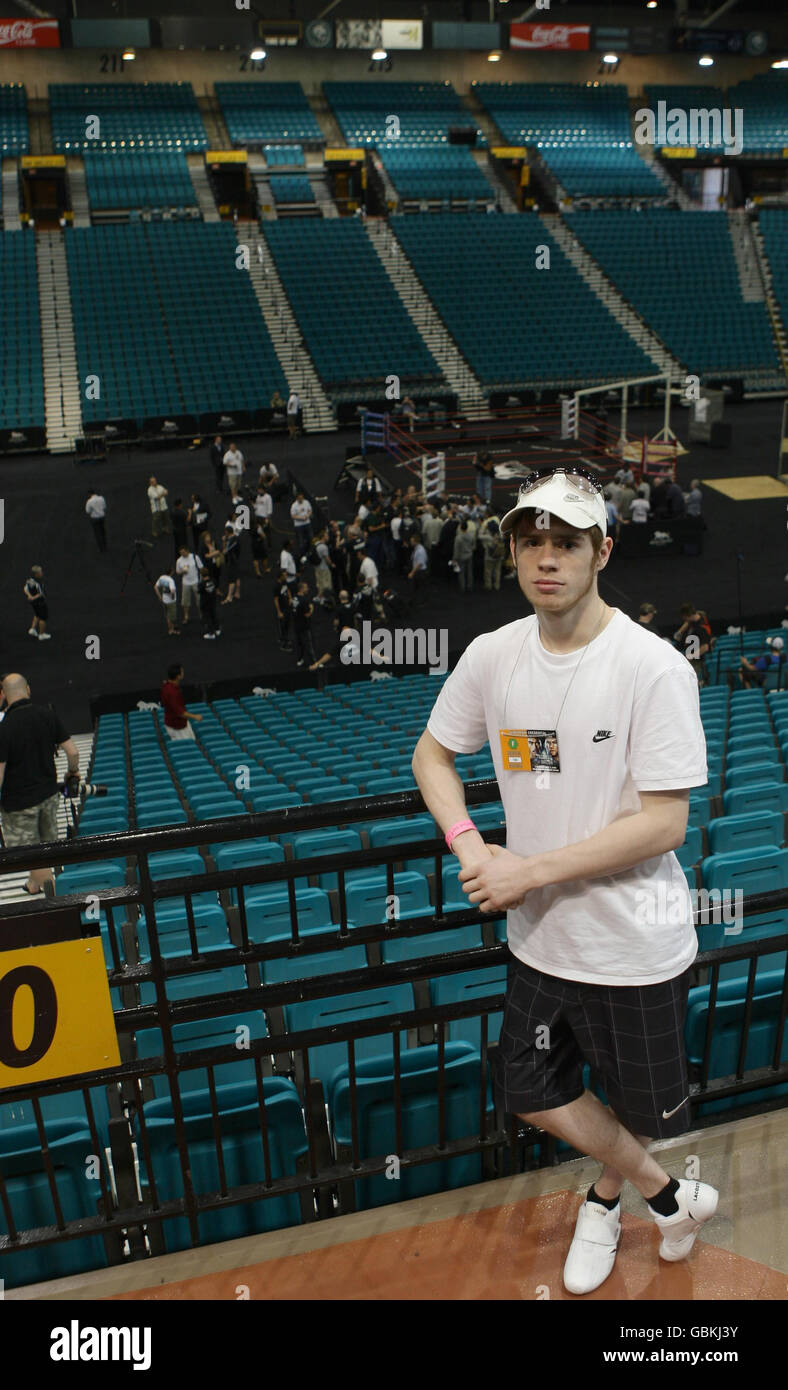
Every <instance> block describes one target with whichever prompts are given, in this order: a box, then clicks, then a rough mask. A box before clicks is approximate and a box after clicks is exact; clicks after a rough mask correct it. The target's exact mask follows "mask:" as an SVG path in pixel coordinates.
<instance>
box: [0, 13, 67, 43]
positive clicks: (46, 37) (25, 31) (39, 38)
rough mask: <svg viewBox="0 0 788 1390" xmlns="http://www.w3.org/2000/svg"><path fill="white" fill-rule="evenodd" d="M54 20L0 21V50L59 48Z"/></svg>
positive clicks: (56, 26)
mask: <svg viewBox="0 0 788 1390" xmlns="http://www.w3.org/2000/svg"><path fill="white" fill-rule="evenodd" d="M59 47H60V26H59V25H58V22H57V20H56V19H0V48H59Z"/></svg>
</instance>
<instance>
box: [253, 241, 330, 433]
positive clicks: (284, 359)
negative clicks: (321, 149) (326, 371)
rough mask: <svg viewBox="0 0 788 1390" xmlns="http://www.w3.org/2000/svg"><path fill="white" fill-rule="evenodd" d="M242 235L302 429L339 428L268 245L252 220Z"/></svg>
mask: <svg viewBox="0 0 788 1390" xmlns="http://www.w3.org/2000/svg"><path fill="white" fill-rule="evenodd" d="M243 235H244V240H245V241H248V243H249V250H250V266H249V275H250V278H251V281H252V285H253V287H254V292H255V295H256V296H257V302H258V304H259V305H260V310H261V312H262V315H263V318H264V319H265V322H266V327H267V328H268V332H269V333H270V335H271V341H272V343H273V345H274V351H275V352H276V355H277V357H278V359H279V363H280V365H281V368H282V371H283V373H284V377H285V381H286V382H287V384H288V387H289V388H290V390H293V389H295V390H296V391H297V392H298V395H299V396H300V398H301V405H302V407H303V422H304V431H305V432H306V433H307V434H312V433H314V432H316V431H318V430H320V431H324V430H335V429H337V428H338V425H337V417H336V413H335V411H334V408H333V406H332V404H331V402H330V400H329V399H328V396H327V395H326V394H325V392H324V390H323V387H322V386H321V384H320V378H319V377H318V374H317V372H316V370H315V364H314V362H313V361H312V359H311V357H310V355H309V352H308V350H307V347H306V344H305V342H304V340H303V337H302V335H301V330H300V329H299V327H298V324H297V323H296V321H295V317H294V315H293V311H292V309H291V307H290V302H289V300H288V298H287V295H286V294H285V291H284V286H283V285H282V281H281V279H280V278H279V272H278V271H277V269H276V264H275V262H274V258H273V256H272V254H271V248H270V247H269V245H268V242H267V241H266V239H265V236H264V234H263V232H262V231H261V229H260V228H259V227H258V226H257V225H256V224H255V223H249V224H248V225H247V226H245V227H244V234H243Z"/></svg>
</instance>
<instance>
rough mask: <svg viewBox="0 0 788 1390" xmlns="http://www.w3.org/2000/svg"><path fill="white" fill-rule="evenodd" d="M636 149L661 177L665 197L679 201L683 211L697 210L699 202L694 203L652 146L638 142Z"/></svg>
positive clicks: (658, 176)
mask: <svg viewBox="0 0 788 1390" xmlns="http://www.w3.org/2000/svg"><path fill="white" fill-rule="evenodd" d="M633 139H634V135H633ZM635 149H636V150H637V153H638V154H639V155H640V158H641V159H642V160H643V161H644V163H646V164H647V165H648V166H649V168H650V169H652V170H653V171H654V173H655V174H656V176H657V178H658V179H659V181H660V183H661V184H662V186H663V188H664V189H665V197H666V198H671V199H673V201H674V202H676V203H678V206H679V207H680V208H681V209H682V211H683V212H693V211H695V212H697V210H698V204H697V203H693V201H692V199H691V198H690V196H689V194H687V193H685V192H684V189H683V188H682V187H681V184H680V183H677V182H676V180H675V179H674V178H671V176H670V174H669V173H668V171H667V169H666V168H665V166H664V164H663V163H662V160H661V159H659V158H658V157H657V155H656V154H655V153H654V150H653V149H652V148H651V146H650V145H637V144H636V145H635Z"/></svg>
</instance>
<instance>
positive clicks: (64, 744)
mask: <svg viewBox="0 0 788 1390" xmlns="http://www.w3.org/2000/svg"><path fill="white" fill-rule="evenodd" d="M0 691H1V692H2V708H3V710H4V711H5V713H4V717H3V721H2V723H0V811H1V812H2V823H3V843H4V845H5V848H6V849H11V848H12V847H13V846H16V845H38V844H42V843H43V844H50V843H52V842H54V841H55V840H57V838H58V835H57V806H58V793H57V774H56V772H55V750H56V749H57V748H62V749H63V750H64V751H65V753H66V755H67V757H68V776H67V778H66V786H67V789H68V794H69V796H71V797H76V796H78V795H79V750H78V749H77V746H76V744H75V743H74V741H73V739H72V738H71V737H70V736H69V734H68V733H67V731H66V729H65V728H64V727H63V725H62V723H61V722H60V720H59V719H58V717H57V715H56V714H55V713H54V711H53V710H51V709H48V708H47V707H46V706H45V705H34V704H33V702H32V700H31V698H30V686H29V685H28V683H27V681H26V680H25V678H24V676H20V675H19V674H18V673H13V674H11V675H8V676H5V677H4V679H3V683H2V687H0ZM45 884H52V885H54V875H53V873H52V870H51V869H31V870H30V873H29V875H28V879H27V882H26V883H25V884H24V889H25V892H26V893H31V894H37V893H41V892H43V890H44V885H45Z"/></svg>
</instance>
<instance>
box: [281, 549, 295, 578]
mask: <svg viewBox="0 0 788 1390" xmlns="http://www.w3.org/2000/svg"><path fill="white" fill-rule="evenodd" d="M279 568H280V570H287V573H288V575H289V577H290V578H291V579H295V577H296V574H297V573H298V571H297V569H296V562H295V560H294V559H293V557H292V555H291V554H290V551H289V550H283V551H282V552H281V554H280V556H279Z"/></svg>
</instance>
